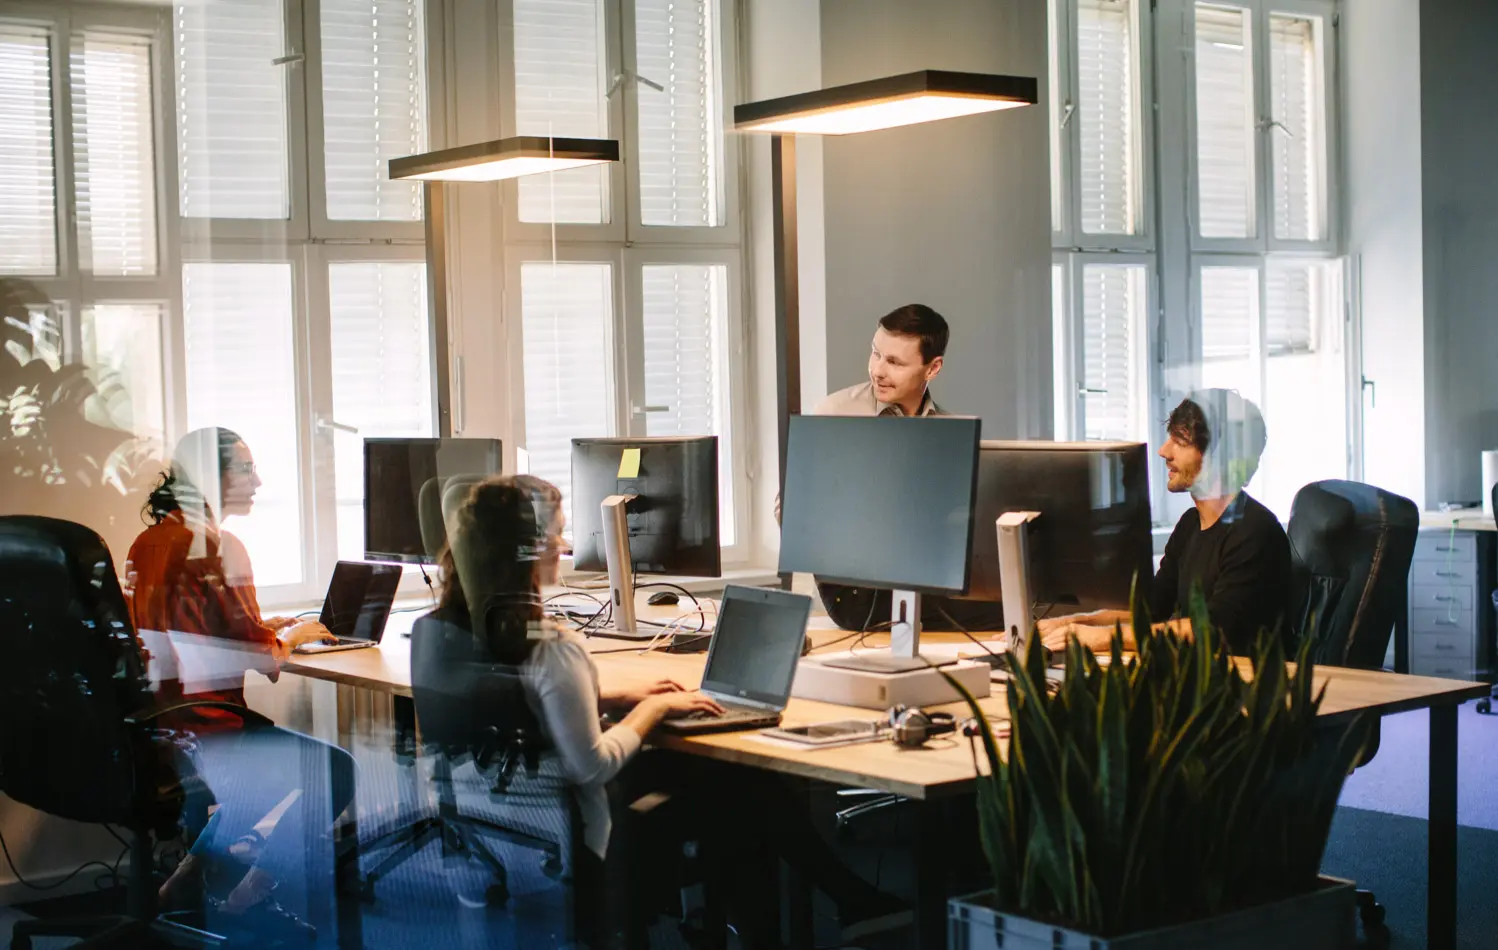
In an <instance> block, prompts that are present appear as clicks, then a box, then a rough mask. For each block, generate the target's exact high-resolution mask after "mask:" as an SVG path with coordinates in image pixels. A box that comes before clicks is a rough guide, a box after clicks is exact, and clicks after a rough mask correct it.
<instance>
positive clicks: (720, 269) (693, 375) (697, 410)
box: [641, 264, 734, 545]
mask: <svg viewBox="0 0 1498 950" xmlns="http://www.w3.org/2000/svg"><path fill="white" fill-rule="evenodd" d="M641 286H642V287H643V292H644V317H645V323H644V344H645V401H646V403H647V406H648V407H649V409H648V411H647V412H646V415H645V432H646V434H647V435H716V436H717V437H718V498H719V512H718V525H719V539H720V541H721V543H722V544H724V545H731V544H733V543H734V541H733V538H734V517H733V478H732V473H733V438H732V428H731V425H730V417H729V404H730V403H729V396H728V370H727V366H728V358H727V353H726V352H725V350H724V341H725V339H726V337H727V335H728V267H727V266H726V265H723V264H647V265H645V266H644V267H642V268H641ZM658 409H659V410H663V411H657V410H658Z"/></svg>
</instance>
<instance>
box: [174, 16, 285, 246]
mask: <svg viewBox="0 0 1498 950" xmlns="http://www.w3.org/2000/svg"><path fill="white" fill-rule="evenodd" d="M284 20H285V13H284V11H283V9H282V0H217V2H214V3H193V4H186V5H179V6H178V7H177V12H176V34H177V35H176V40H177V44H176V45H177V76H176V80H177V173H178V178H179V182H178V185H179V201H180V204H181V209H182V216H183V217H187V218H265V219H272V220H275V219H280V220H285V219H287V218H289V217H290V208H291V193H290V189H289V186H288V182H289V179H290V173H289V172H288V170H287V146H286V77H287V73H288V71H289V70H290V69H292V68H294V67H292V66H290V65H279V66H278V65H276V64H274V63H273V62H272V60H275V59H279V58H280V57H282V56H285V55H286V54H287V53H288V52H289V51H288V49H287V47H286V38H285V35H284V34H285V22H284Z"/></svg>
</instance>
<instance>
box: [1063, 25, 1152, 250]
mask: <svg viewBox="0 0 1498 950" xmlns="http://www.w3.org/2000/svg"><path fill="white" fill-rule="evenodd" d="M1133 33H1134V12H1133V9H1132V4H1131V2H1130V0H1079V3H1078V5H1077V43H1076V57H1077V79H1078V85H1077V114H1076V117H1075V119H1074V121H1076V122H1077V123H1078V129H1079V133H1078V134H1079V135H1080V136H1081V149H1080V151H1081V161H1080V166H1081V167H1080V176H1079V180H1078V185H1079V189H1080V190H1079V194H1078V197H1079V199H1080V202H1081V205H1080V207H1081V214H1082V230H1083V231H1084V232H1085V233H1087V234H1134V233H1137V231H1138V217H1139V209H1138V194H1139V173H1140V172H1139V161H1138V154H1139V147H1138V141H1137V136H1138V128H1137V123H1138V103H1137V102H1136V101H1135V100H1136V86H1135V82H1134V71H1135V69H1136V68H1137V67H1136V63H1135V62H1134V45H1135V40H1134V35H1133Z"/></svg>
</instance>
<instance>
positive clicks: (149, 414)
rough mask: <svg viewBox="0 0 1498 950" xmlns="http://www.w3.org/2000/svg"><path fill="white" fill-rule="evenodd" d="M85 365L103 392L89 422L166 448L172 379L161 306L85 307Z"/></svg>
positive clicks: (89, 410) (87, 410)
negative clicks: (166, 365)
mask: <svg viewBox="0 0 1498 950" xmlns="http://www.w3.org/2000/svg"><path fill="white" fill-rule="evenodd" d="M82 316H83V319H82V321H81V327H80V329H81V330H82V333H81V338H82V344H83V353H82V356H83V363H84V365H85V366H87V367H88V371H89V377H90V379H91V380H92V382H93V384H94V387H95V389H96V391H97V396H96V398H95V399H93V400H91V401H90V402H91V405H90V406H89V407H86V408H85V413H86V414H87V415H88V416H89V421H90V422H93V423H95V424H98V425H104V426H110V427H112V428H116V429H122V430H124V431H126V432H130V433H132V434H134V435H135V436H136V437H137V438H145V439H153V440H155V442H156V443H157V444H158V445H161V446H163V447H164V448H167V449H168V450H169V449H170V447H169V446H166V445H165V438H166V377H165V376H164V375H163V373H162V348H161V344H162V325H163V321H164V319H165V316H166V306H165V305H164V304H160V303H96V304H94V305H92V306H89V307H84V308H83V314H82Z"/></svg>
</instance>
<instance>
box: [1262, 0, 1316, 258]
mask: <svg viewBox="0 0 1498 950" xmlns="http://www.w3.org/2000/svg"><path fill="white" fill-rule="evenodd" d="M1319 25H1320V20H1317V19H1311V18H1308V17H1293V16H1283V15H1279V14H1276V15H1274V16H1271V17H1270V18H1269V87H1270V89H1269V95H1270V100H1271V101H1270V110H1271V116H1272V118H1273V121H1274V125H1273V126H1271V128H1270V132H1269V141H1270V147H1271V155H1272V158H1273V161H1274V182H1273V186H1274V236H1275V237H1277V238H1280V239H1283V240H1291V241H1314V240H1320V239H1321V238H1324V237H1325V236H1326V215H1325V207H1326V197H1325V188H1324V171H1323V169H1324V168H1325V167H1326V166H1325V160H1324V155H1325V150H1326V137H1325V134H1324V129H1325V122H1324V119H1323V117H1324V116H1325V104H1326V93H1325V90H1324V89H1323V88H1322V84H1321V62H1320V60H1321V56H1320V42H1319V32H1320V31H1319Z"/></svg>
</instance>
